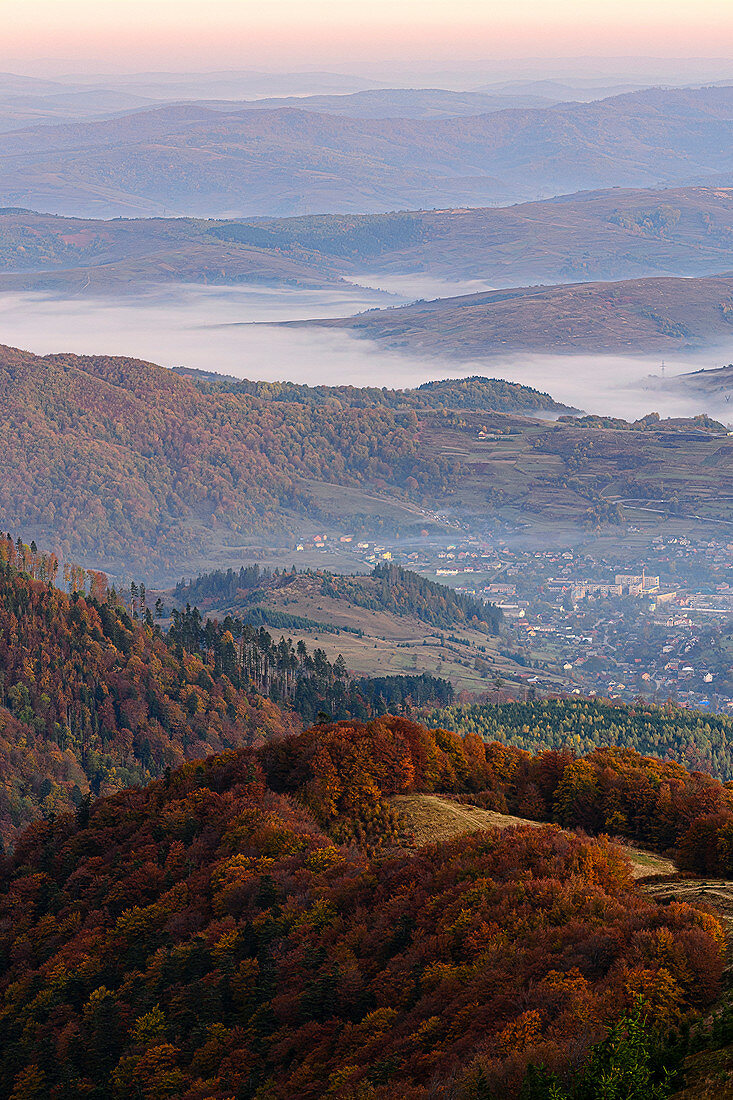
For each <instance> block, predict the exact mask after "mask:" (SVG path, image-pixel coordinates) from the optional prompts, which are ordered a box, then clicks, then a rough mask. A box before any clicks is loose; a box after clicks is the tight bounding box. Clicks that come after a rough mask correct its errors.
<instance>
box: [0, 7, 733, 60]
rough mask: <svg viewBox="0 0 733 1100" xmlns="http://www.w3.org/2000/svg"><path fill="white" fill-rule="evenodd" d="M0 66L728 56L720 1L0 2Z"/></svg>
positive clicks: (730, 41) (731, 48)
mask: <svg viewBox="0 0 733 1100" xmlns="http://www.w3.org/2000/svg"><path fill="white" fill-rule="evenodd" d="M0 25H1V27H2V31H1V41H0V61H4V60H5V59H8V60H10V59H14V60H21V61H22V60H23V59H28V60H30V59H34V58H39V57H43V58H51V59H75V58H86V59H89V60H103V59H107V60H114V61H116V62H117V63H118V65H119V66H121V67H124V66H136V65H138V66H144V67H155V68H165V67H167V66H168V67H169V66H171V65H189V66H191V67H202V66H215V67H216V66H219V67H224V66H225V67H233V66H236V67H249V66H251V67H257V66H263V67H264V66H282V65H285V66H293V65H302V66H307V67H309V68H310V67H313V66H315V65H321V64H329V65H334V64H337V63H341V64H343V63H345V62H348V61H354V62H356V61H360V60H367V59H374V60H381V59H385V60H400V59H403V60H405V61H409V60H414V59H420V58H427V57H430V58H434V59H436V60H446V61H453V62H457V61H460V60H462V59H466V60H468V59H477V58H490V57H511V56H516V57H529V56H548V55H561V56H572V55H575V54H585V55H588V54H590V55H604V56H608V55H613V54H615V55H617V56H618V55H620V54H628V55H644V56H657V57H659V56H664V55H667V56H669V55H673V56H674V55H678V56H682V55H686V56H697V57H702V56H711V57H713V56H714V57H729V56H733V2H732V0H512V2H511V3H507V2H506V0H0Z"/></svg>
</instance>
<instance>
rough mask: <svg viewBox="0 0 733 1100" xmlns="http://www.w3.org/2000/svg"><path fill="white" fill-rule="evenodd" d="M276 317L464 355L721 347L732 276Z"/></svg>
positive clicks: (730, 326)
mask: <svg viewBox="0 0 733 1100" xmlns="http://www.w3.org/2000/svg"><path fill="white" fill-rule="evenodd" d="M285 324H286V325H288V326H290V327H319V328H329V329H336V330H341V331H347V332H349V333H351V334H352V335H354V336H358V337H361V338H364V339H368V340H373V341H376V342H377V343H379V344H382V345H384V346H385V347H390V348H396V349H401V350H403V351H406V352H407V353H408V354H414V355H436V356H440V357H442V358H445V357H448V358H451V359H458V360H462V361H464V362H470V361H471V360H475V359H484V358H487V359H488V358H491V357H492V356H495V355H497V354H499V353H506V352H515V351H532V352H535V353H540V354H552V353H558V352H589V353H596V354H598V353H603V354H612V353H627V354H638V355H642V354H662V355H663V354H664V353H665V352H670V351H682V350H686V349H694V348H702V347H714V346H721V347H723V348H724V347H725V346H729V345H730V343H731V341H733V276H731V275H721V276H714V277H710V278H705V277H700V278H690V279H674V278H651V279H627V280H621V281H619V282H609V283H600V282H593V283H573V284H567V285H566V284H563V285H560V286H539V287H538V286H531V287H517V288H511V289H507V290H496V291H488V292H482V293H479V294H470V295H462V296H460V297H456V298H438V299H436V300H434V301H431V302H415V303H413V304H411V305H408V306H402V307H400V308H392V309H386V310H378V309H372V310H368V311H366V312H364V313H360V314H358V315H357V316H355V317H345V318H339V319H328V320H318V321H289V322H285Z"/></svg>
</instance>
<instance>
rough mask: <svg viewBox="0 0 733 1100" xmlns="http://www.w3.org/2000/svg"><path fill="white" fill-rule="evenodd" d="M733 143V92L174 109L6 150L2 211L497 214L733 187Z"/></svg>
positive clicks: (33, 135) (41, 132)
mask: <svg viewBox="0 0 733 1100" xmlns="http://www.w3.org/2000/svg"><path fill="white" fill-rule="evenodd" d="M732 138H733V87H730V86H727V87H710V88H703V89H699V90H689V89H650V90H646V91H640V92H634V93H631V94H628V95H621V96H615V97H612V98H610V99H605V100H601V101H598V102H592V103H563V104H558V105H554V106H550V107H540V108H525V109H512V110H503V111H493V112H491V113H487V114H477V115H472V116H467V117H462V118H450V119H446V118H442V119H440V118H438V119H425V118H404V117H401V118H366V119H365V118H347V117H343V116H339V115H335V114H326V113H314V112H312V111H307V110H302V109H294V108H277V109H273V110H267V109H263V110H251V109H244V110H242V109H237V110H235V111H232V112H227V111H220V110H212V109H211V108H208V107H200V106H196V105H193V104H186V105H170V106H166V107H156V108H155V109H153V110H143V111H135V112H132V113H128V114H125V115H123V116H122V117H118V118H113V119H106V120H101V121H100V120H94V121H80V122H77V123H60V124H58V125H54V126H36V127H32V128H29V129H24V130H17V131H14V132H12V133H9V134H7V135H6V136H5V138H4V141H3V149H2V154H1V155H0V204H2V205H5V206H25V207H28V206H31V207H34V208H38V209H45V210H48V211H51V212H55V213H63V214H75V215H83V216H92V215H95V216H117V215H130V214H136V215H150V214H161V213H164V212H165V211H167V212H168V213H171V214H173V213H175V214H190V215H198V216H207V217H211V216H217V217H221V216H224V217H229V216H242V215H246V216H252V215H268V214H269V215H278V216H280V215H285V214H297V213H309V212H319V211H332V212H376V211H385V210H394V209H400V208H402V209H404V208H429V207H435V206H437V207H441V208H442V207H445V206H451V207H453V206H457V205H469V206H479V205H492V204H497V203H508V202H517V201H523V200H533V199H541V198H546V197H549V196H552V195H557V194H560V193H568V192H572V191H577V190H580V189H589V188H603V187H606V188H607V187H611V186H623V187H659V186H674V185H678V184H680V183H690V182H704V181H705V180H707V179H710V178H715V180H716V181H717V183H722V182H724V181H725V180H726V179H728V178H730V179H731V180H733V141H732V140H731V139H732Z"/></svg>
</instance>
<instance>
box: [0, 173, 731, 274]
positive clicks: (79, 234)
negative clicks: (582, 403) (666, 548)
mask: <svg viewBox="0 0 733 1100" xmlns="http://www.w3.org/2000/svg"><path fill="white" fill-rule="evenodd" d="M731 270H733V190H731V189H724V188H703V187H689V188H671V189H668V190H661V191H651V190H650V191H639V190H622V189H616V188H614V189H610V190H606V191H596V192H584V193H580V194H576V195H570V196H564V197H561V198H558V199H549V200H545V201H543V202H537V203H524V204H521V205H518V206H510V207H488V208H487V207H484V208H480V209H469V210H466V209H450V210H439V211H422V212H420V211H412V212H407V213H398V214H367V215H338V214H336V215H311V216H306V217H301V218H284V219H278V220H271V219H270V220H268V219H261V218H259V219H253V220H251V221H240V220H235V221H219V220H197V219H185V218H168V219H162V218H153V219H143V218H140V219H113V220H107V221H101V220H94V219H74V218H67V217H61V216H57V215H48V214H36V213H33V212H29V211H22V210H18V209H17V208H14V207H11V208H9V210H8V208H5V210H4V211H2V212H0V290H24V289H28V290H44V291H56V292H58V293H69V292H73V293H78V292H80V291H82V290H84V292H85V293H87V294H98V293H107V292H112V293H114V294H119V293H121V292H124V291H126V290H130V291H135V290H138V289H140V288H142V287H144V286H146V285H148V284H152V283H154V284H156V285H160V284H161V283H174V282H183V283H208V284H237V283H245V284H246V283H249V284H258V283H264V284H269V285H278V284H281V285H282V284H285V285H290V286H304V287H316V286H324V285H327V284H336V283H339V282H341V281H342V280H343V279H345V278H346V279H350V280H354V281H356V282H358V281H359V280H360V279H366V278H367V277H369V281H370V282H375V281H376V282H379V276H380V275H384V276H394V275H397V276H414V275H420V274H421V273H424V274H426V275H428V276H431V277H436V278H438V279H443V280H445V281H446V282H450V281H451V280H480V281H482V282H484V283H487V284H489V285H490V286H504V287H506V286H517V285H518V284H520V283H522V282H526V283H530V282H533V283H534V282H546V283H561V282H576V281H580V280H589V281H593V280H600V279H621V278H629V277H636V276H649V275H707V274H711V273H715V272H726V271H731ZM417 282H418V283H419V280H417ZM385 285H387V286H389V285H390V282H389V279H388V278H385Z"/></svg>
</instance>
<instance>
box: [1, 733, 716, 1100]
mask: <svg viewBox="0 0 733 1100" xmlns="http://www.w3.org/2000/svg"><path fill="white" fill-rule="evenodd" d="M351 731H352V732H353V733H354V735H355V739H354V740H349V739H348V738H347V737H346V735H347V733H348V732H349V729H347V728H346V727H335V728H323V729H316V730H314V731H313V732H312V733H310V734H307V735H303V736H302V737H301V738H297V739H295V740H294V741H292V742H290V743H287V745H288V747H287V750H286V751H284V752H283V753H279V754H278V753H276V754H275V756H273V755H272V754H270V753H268V754H266V756H265V757H264V764H265V772H264V773H263V771H262V770H261V767H260V763H259V762H258V760H257V757H256V755H255V754H254V753H253V752H252V751H246V750H245V751H242V752H239V753H229V754H225V755H222V756H218V757H214V758H212V759H210V760H208V761H206V762H202V763H198V764H196V763H191V764H187V765H185V766H184V767H183V768H182V769H180V770H178V771H176V772H173V773H172V774H171V775H169V776H167V777H166V778H165V779H164V780H160V781H157V782H156V783H154V784H152V785H151V786H149V787H148V788H146V789H145V790H143V791H127V792H123V793H120V794H117V795H114V796H112V797H110V798H103V799H100V800H99V801H98V802H95V803H94V804H93V805H92V806H91V807H90V808H89V810H88V812H85V813H84V814H77V815H76V817H74V816H70V815H67V816H64V817H61V818H59V819H57V820H56V821H54V822H44V823H41V824H39V825H37V826H34V827H33V829H31V830H30V831H29V832H28V833H26V834H25V836H24V837H23V838H22V839H21V841H20V843H19V844H18V846H17V848H16V851H15V853H14V855H13V857H12V858H11V859H10V860H8V861H6V862H5V864H4V865H3V866H2V869H1V872H0V884H1V886H2V890H1V891H0V994H2V1012H1V1013H0V1096H2V1097H8V1098H9V1097H11V1095H12V1096H13V1097H19V1096H38V1097H40V1096H48V1097H49V1098H53V1100H56V1098H58V1100H61V1098H66V1097H71V1096H73V1095H79V1093H80V1092H82V1093H83V1094H85V1095H87V1096H90V1097H92V1098H99V1100H101V1098H102V1097H105V1098H106V1097H108V1096H110V1095H114V1096H119V1097H130V1096H139V1097H143V1098H145V1100H153V1098H154V1097H161V1096H170V1097H173V1096H175V1097H177V1098H181V1100H202V1098H203V1097H220V1098H222V1100H223V1098H225V1097H228V1096H232V1095H237V1096H247V1097H252V1098H254V1097H258V1098H263V1097H271V1098H273V1100H295V1098H298V1100H320V1098H322V1097H326V1096H330V1097H333V1098H334V1100H347V1098H352V1100H353V1098H355V1097H360V1098H364V1100H392V1098H394V1100H397V1098H398V1097H399V1098H400V1100H402V1098H405V1097H409V1100H428V1098H429V1097H433V1096H436V1095H440V1096H446V1097H454V1098H455V1100H470V1098H476V1097H491V1096H496V1097H501V1098H502V1100H515V1098H517V1097H518V1096H519V1094H520V1089H522V1081H523V1080H524V1079H525V1076H526V1074H527V1072H528V1069H529V1072H530V1077H529V1078H528V1079H527V1083H526V1084H525V1087H524V1090H523V1091H522V1096H526V1095H529V1094H528V1093H527V1092H526V1088H527V1087H529V1086H530V1085H531V1087H532V1088H533V1089H535V1090H538V1088H539V1086H542V1088H543V1090H544V1091H533V1092H532V1093H531V1095H532V1096H537V1097H543V1096H550V1095H553V1096H555V1097H560V1096H563V1095H565V1093H564V1092H563V1091H561V1090H560V1087H559V1084H558V1085H556V1086H555V1087H554V1091H552V1092H549V1091H548V1090H547V1088H546V1087H545V1086H544V1085H543V1082H546V1083H547V1084H549V1083H550V1078H549V1077H548V1073H549V1074H552V1073H555V1072H556V1073H558V1074H559V1075H560V1077H561V1079H562V1081H563V1082H564V1083H565V1084H569V1083H570V1082H572V1080H573V1079H574V1078H576V1079H578V1080H579V1081H580V1086H581V1087H582V1091H581V1089H580V1088H579V1090H578V1091H577V1092H576V1091H575V1090H574V1091H573V1094H574V1095H577V1096H578V1097H581V1096H582V1097H583V1098H586V1097H591V1096H593V1097H597V1096H598V1095H600V1093H599V1092H598V1091H597V1090H598V1088H600V1085H601V1082H602V1081H605V1085H606V1087H611V1086H613V1087H614V1088H615V1089H616V1093H615V1095H617V1096H629V1095H631V1092H630V1091H629V1089H630V1086H631V1084H632V1076H631V1075H632V1074H633V1077H634V1079H635V1080H636V1082H637V1084H638V1083H639V1081H641V1082H642V1084H643V1083H646V1086H647V1088H648V1089H649V1090H651V1087H652V1085H653V1078H654V1074H653V1070H654V1059H652V1058H651V1057H650V1050H651V1049H652V1048H653V1047H654V1045H655V1043H656V1041H657V1040H656V1038H655V1037H658V1038H661V1036H662V1035H666V1034H667V1033H668V1031H669V1029H670V1028H672V1029H675V1028H678V1027H681V1026H682V1025H684V1024H685V1022H686V1021H690V1020H691V1019H694V1018H695V1017H696V1016H697V1015H698V1014H699V1012H700V1011H701V1010H702V1009H703V1008H704V1007H705V1005H706V1004H708V1003H709V1002H710V1000H711V998H712V997H714V996H715V993H716V991H717V989H718V984H719V979H720V974H721V967H722V951H721V944H722V933H721V930H720V927H719V925H718V923H717V921H716V920H715V919H714V918H713V917H712V916H710V915H707V914H704V913H702V912H699V911H697V910H695V909H693V908H691V907H689V906H684V905H673V906H664V905H660V904H658V903H657V902H654V901H652V900H650V899H648V898H645V897H644V896H643V895H642V894H640V893H639V892H638V890H637V889H636V888H635V887H634V885H633V883H632V880H631V878H630V871H629V865H628V862H627V860H626V858H625V856H623V855H622V853H621V852H620V851H619V850H618V849H616V848H614V847H612V846H611V845H610V844H609V843H608V842H607V841H605V840H600V841H599V840H591V839H582V838H579V837H573V836H570V835H568V834H565V833H562V832H561V831H560V830H558V829H556V828H552V827H549V828H546V829H536V828H523V829H518V830H514V831H509V832H507V833H504V834H497V833H492V832H489V833H478V834H474V835H473V836H470V837H466V838H463V839H461V840H458V841H454V842H451V843H448V844H442V845H433V846H430V847H427V848H424V849H422V850H421V851H419V852H418V853H416V854H414V855H409V856H408V855H393V856H392V857H390V858H387V859H384V858H381V859H378V860H371V859H369V857H368V856H366V855H365V854H364V850H363V847H359V846H357V847H354V846H344V845H341V844H339V843H335V842H334V840H333V839H332V838H331V837H330V836H329V835H328V833H327V832H325V831H324V829H323V826H322V825H319V824H317V822H316V818H318V819H319V820H320V821H321V822H324V823H325V824H326V825H327V827H328V823H329V822H333V818H334V810H335V809H338V810H339V811H340V812H342V813H346V814H350V815H352V817H353V815H354V814H356V815H357V816H358V815H359V814H360V813H361V812H362V810H364V809H367V810H368V809H369V803H370V800H371V799H372V798H373V794H374V791H375V784H376V783H377V782H379V783H381V786H382V788H383V789H384V790H387V789H414V788H415V787H417V786H419V784H421V783H427V784H428V785H432V784H435V783H439V782H440V783H442V782H445V781H446V780H447V781H450V775H451V772H453V774H454V776H455V775H456V774H457V773H456V772H455V765H457V764H459V765H460V762H461V760H463V761H464V763H468V761H469V760H470V761H471V763H470V766H469V767H468V772H469V773H471V775H472V776H473V777H474V778H478V776H479V775H480V774H483V775H484V776H486V775H488V774H489V773H491V772H492V771H493V770H494V768H495V764H494V763H493V758H490V756H489V753H488V752H486V753H485V752H484V750H483V748H481V747H480V743H479V742H477V741H476V740H474V741H470V740H469V741H467V742H466V743H465V745H464V744H463V743H462V742H461V741H460V739H458V738H455V737H451V736H450V735H440V734H439V735H438V736H437V738H436V736H435V735H433V734H431V733H430V732H429V731H427V730H424V729H423V728H421V727H416V726H412V725H410V724H409V723H400V722H399V721H397V720H391V721H387V722H382V723H376V724H374V725H372V726H371V727H369V728H368V729H363V730H362V729H359V728H356V727H351ZM482 757H483V763H482V762H481V758H482ZM410 759H411V760H412V761H413V762H414V763H415V764H417V765H418V767H417V768H415V769H414V771H413V772H412V774H409V773H408V772H407V771H405V770H404V767H403V766H402V765H404V764H405V763H407V761H408V760H410ZM329 762H330V763H329ZM323 765H326V771H323ZM538 766H540V767H541V763H540V764H539V765H538ZM267 775H270V777H271V781H272V782H275V783H276V785H277V786H280V787H281V786H282V785H283V784H285V785H286V786H287V788H288V790H290V791H292V794H293V796H294V797H291V798H288V799H286V798H283V797H282V796H281V795H278V794H276V793H273V792H272V790H268V788H267V784H266V776H267ZM379 777H381V778H379ZM334 778H338V780H339V781H340V782H341V783H342V784H343V787H342V790H341V792H340V793H339V792H338V791H337V790H336V789H335V788H334V785H333V782H334ZM306 806H308V807H309V808H310V810H311V813H309V812H308V810H307V809H306V808H305V807H306ZM312 814H313V815H315V817H314V816H312ZM508 929H511V935H510V936H508V935H507V930H508ZM639 999H641V1003H642V1004H643V1005H644V1006H645V1007H644V1009H643V1013H644V1017H643V1032H644V1038H643V1040H642V1041H641V1042H639V1043H638V1049H637V1050H636V1051H635V1055H636V1058H635V1061H634V1062H633V1064H632V1065H629V1064H628V1058H627V1057H626V1055H627V1054H628V1052H627V1050H626V1047H625V1046H624V1044H623V1043H622V1044H621V1047H620V1049H619V1044H618V1039H616V1040H614V1041H613V1042H612V1043H611V1045H610V1046H609V1047H608V1048H607V1049H605V1051H604V1050H603V1048H600V1052H601V1053H599V1054H594V1055H593V1056H592V1057H589V1055H590V1054H591V1047H592V1045H593V1044H594V1043H598V1042H600V1041H602V1040H603V1038H604V1036H605V1035H606V1032H607V1028H608V1027H609V1025H612V1024H613V1023H614V1021H617V1020H618V1019H619V1017H621V1016H622V1015H624V1014H625V1013H628V1012H629V1011H631V1010H633V1008H634V1005H635V1004H636V1003H637V1001H638V1000H639ZM622 1031H623V1028H622ZM637 1031H638V1028H637ZM586 1060H587V1064H586V1066H585V1067H584V1065H583V1063H584V1062H586ZM540 1064H542V1065H543V1066H544V1067H545V1071H543V1072H542V1073H539V1074H538V1073H537V1072H536V1071H535V1072H533V1071H532V1069H531V1067H532V1066H535V1067H536V1066H539V1065H540ZM645 1094H648V1095H652V1093H651V1091H649V1092H648V1093H645ZM612 1095H613V1094H612ZM639 1095H641V1094H639ZM655 1095H660V1096H661V1095H663V1094H662V1093H658V1094H655Z"/></svg>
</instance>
